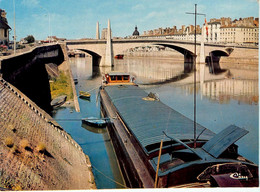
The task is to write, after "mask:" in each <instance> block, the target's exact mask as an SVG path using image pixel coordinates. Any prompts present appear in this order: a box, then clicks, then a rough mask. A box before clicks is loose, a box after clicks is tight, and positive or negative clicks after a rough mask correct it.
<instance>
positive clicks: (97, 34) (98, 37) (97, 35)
mask: <svg viewBox="0 0 260 192" xmlns="http://www.w3.org/2000/svg"><path fill="white" fill-rule="evenodd" d="M96 39H100V36H99V22H97V27H96Z"/></svg>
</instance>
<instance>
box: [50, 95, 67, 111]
mask: <svg viewBox="0 0 260 192" xmlns="http://www.w3.org/2000/svg"><path fill="white" fill-rule="evenodd" d="M66 99H67V95H61V96H59V97H56V98H55V99H53V100H52V101H51V106H52V107H53V108H55V107H59V106H61V105H63V104H64V103H65V102H66Z"/></svg>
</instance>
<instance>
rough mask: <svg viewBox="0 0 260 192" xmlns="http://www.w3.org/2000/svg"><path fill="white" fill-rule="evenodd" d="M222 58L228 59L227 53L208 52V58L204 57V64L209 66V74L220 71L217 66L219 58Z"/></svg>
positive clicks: (218, 51)
mask: <svg viewBox="0 0 260 192" xmlns="http://www.w3.org/2000/svg"><path fill="white" fill-rule="evenodd" d="M222 56H224V57H228V56H229V53H227V52H225V51H223V50H213V51H211V52H209V55H208V56H206V58H205V63H206V64H207V65H208V66H209V72H210V73H218V72H221V71H222V69H221V68H220V64H219V61H220V58H221V57H222Z"/></svg>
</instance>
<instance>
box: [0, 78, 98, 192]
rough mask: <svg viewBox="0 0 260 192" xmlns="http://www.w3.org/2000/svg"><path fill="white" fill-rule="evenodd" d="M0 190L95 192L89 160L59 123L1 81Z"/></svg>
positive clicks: (12, 87) (8, 84) (11, 86)
mask: <svg viewBox="0 0 260 192" xmlns="http://www.w3.org/2000/svg"><path fill="white" fill-rule="evenodd" d="M0 131H1V135H0V162H1V163H0V164H1V167H0V187H2V188H6V189H8V190H79V189H95V188H96V185H95V181H94V177H93V174H92V170H91V164H90V161H89V158H88V157H87V156H86V155H85V154H84V153H83V151H82V148H81V147H80V146H79V145H78V144H77V143H76V142H75V141H74V140H73V139H72V138H71V136H70V135H69V134H67V133H66V132H65V131H64V130H63V129H62V128H61V127H60V126H59V124H58V123H56V122H55V121H54V120H53V119H52V118H51V116H49V115H48V114H47V113H46V112H45V111H44V110H42V109H41V108H40V107H38V106H37V105H36V104H35V103H34V102H33V101H32V100H30V99H29V98H28V97H27V96H26V95H24V94H23V93H22V92H21V91H19V90H18V89H17V88H16V87H14V86H13V85H11V84H10V83H8V82H6V81H5V80H4V79H2V78H1V77H0Z"/></svg>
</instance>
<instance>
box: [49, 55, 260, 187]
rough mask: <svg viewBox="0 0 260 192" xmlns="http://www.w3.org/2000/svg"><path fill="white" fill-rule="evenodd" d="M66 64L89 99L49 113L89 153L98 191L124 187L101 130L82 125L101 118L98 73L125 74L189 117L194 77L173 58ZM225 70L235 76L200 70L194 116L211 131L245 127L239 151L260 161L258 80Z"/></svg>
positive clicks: (85, 60)
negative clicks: (202, 78)
mask: <svg viewBox="0 0 260 192" xmlns="http://www.w3.org/2000/svg"><path fill="white" fill-rule="evenodd" d="M69 62H70V65H71V69H72V73H73V76H74V78H77V79H78V84H77V85H76V90H77V93H78V92H79V91H80V90H82V91H89V92H90V93H91V99H90V100H83V99H80V98H79V104H80V110H81V111H80V113H77V112H75V110H74V108H73V107H66V108H65V107H62V108H59V109H57V110H55V111H54V112H53V118H54V119H56V120H57V122H58V123H59V124H60V125H61V126H62V127H63V128H64V129H65V130H66V131H67V132H68V133H69V134H70V135H71V136H72V137H73V138H74V139H75V141H76V142H77V143H79V145H80V146H81V147H82V149H83V151H84V152H85V153H86V154H87V155H89V157H90V161H91V163H92V165H93V173H94V176H95V181H96V184H97V188H98V189H111V188H124V181H123V179H122V176H121V173H120V170H119V168H118V164H117V160H116V157H115V153H114V151H113V148H112V146H111V142H110V140H109V138H108V135H107V133H106V130H98V131H97V130H95V129H91V128H90V127H85V126H83V127H82V124H81V119H82V118H84V117H90V116H94V117H100V103H99V100H97V99H98V97H97V95H98V87H99V86H100V85H101V79H102V76H101V74H102V73H105V72H108V71H111V70H114V71H125V72H130V73H131V74H133V75H135V77H136V82H137V83H138V84H140V87H142V88H143V89H145V90H146V91H147V93H149V92H155V93H157V94H158V95H159V98H160V100H161V101H162V102H163V103H165V104H166V105H168V106H170V107H172V108H173V109H175V110H176V111H179V112H180V113H182V114H183V115H185V116H187V117H188V118H190V119H193V111H194V109H193V98H194V90H195V89H194V85H193V83H191V82H192V79H193V75H192V74H189V75H187V76H183V75H182V74H183V68H184V67H183V63H181V62H179V61H178V62H174V61H173V58H163V57H143V58H141V57H140V58H138V57H132V58H131V57H128V58H124V59H123V60H115V66H114V67H113V68H104V67H103V68H93V67H92V64H91V58H90V57H86V58H70V59H69ZM230 71H231V73H233V74H234V77H233V78H229V79H224V74H219V75H210V74H208V71H207V68H206V69H205V74H206V75H205V82H203V83H197V85H196V98H197V99H196V103H197V109H196V116H197V118H196V120H197V122H198V123H199V124H201V125H203V126H205V127H207V128H208V129H210V130H212V131H214V132H215V133H218V132H220V131H221V130H222V129H224V128H226V127H227V126H229V125H231V124H235V125H237V126H239V127H243V128H245V129H247V130H248V131H249V133H248V134H247V135H246V136H244V137H243V138H242V139H240V140H239V141H238V142H237V143H236V144H237V145H238V146H239V153H240V154H241V155H243V156H245V157H246V158H248V159H249V160H251V161H253V162H254V163H256V164H259V160H258V157H259V154H258V151H259V150H258V146H259V138H258V136H259V133H258V117H259V112H258V105H259V103H258V80H257V79H248V76H247V77H243V74H244V73H245V72H244V71H243V70H237V69H236V70H233V71H232V70H230ZM248 73H251V72H250V71H249V72H247V74H248ZM252 73H257V72H254V71H252ZM175 77H177V78H175ZM212 79H215V80H212ZM158 82H159V83H158Z"/></svg>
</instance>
